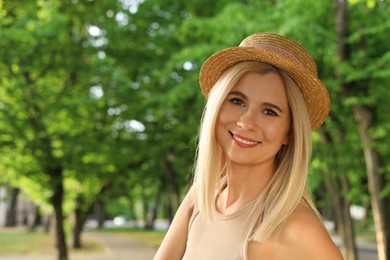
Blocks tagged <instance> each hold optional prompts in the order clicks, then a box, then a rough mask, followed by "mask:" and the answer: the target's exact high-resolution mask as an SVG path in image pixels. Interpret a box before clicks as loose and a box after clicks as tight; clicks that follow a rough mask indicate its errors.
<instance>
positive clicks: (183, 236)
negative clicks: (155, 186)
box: [154, 187, 196, 260]
mask: <svg viewBox="0 0 390 260" xmlns="http://www.w3.org/2000/svg"><path fill="white" fill-rule="evenodd" d="M195 196H196V194H195V189H194V187H191V189H190V190H189V191H188V193H187V195H186V196H185V198H184V199H183V201H182V203H181V204H180V207H179V209H178V210H177V212H176V215H175V217H174V219H173V221H172V223H171V226H170V227H169V229H168V232H167V234H166V235H165V237H164V239H163V241H162V243H161V245H160V247H159V249H158V251H157V253H156V255H155V257H154V260H173V259H182V257H183V255H184V251H185V246H186V241H187V235H188V224H189V221H190V218H191V216H192V212H193V208H194V203H195Z"/></svg>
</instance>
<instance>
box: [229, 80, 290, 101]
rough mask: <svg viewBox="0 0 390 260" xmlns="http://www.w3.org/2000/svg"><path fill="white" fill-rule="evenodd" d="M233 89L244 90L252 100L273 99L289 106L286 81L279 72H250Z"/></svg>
mask: <svg viewBox="0 0 390 260" xmlns="http://www.w3.org/2000/svg"><path fill="white" fill-rule="evenodd" d="M232 91H239V92H242V93H243V94H244V95H245V96H246V97H247V98H248V99H250V100H251V99H253V100H255V101H259V102H271V101H272V102H278V105H284V106H286V107H287V106H288V101H287V96H286V90H285V87H284V83H283V81H282V79H281V78H280V76H279V74H278V73H274V72H269V73H265V74H262V73H259V72H248V73H246V74H245V75H244V76H243V77H242V78H241V79H240V80H239V81H238V82H237V84H235V86H234V87H233V89H232Z"/></svg>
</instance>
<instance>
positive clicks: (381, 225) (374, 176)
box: [353, 105, 390, 260]
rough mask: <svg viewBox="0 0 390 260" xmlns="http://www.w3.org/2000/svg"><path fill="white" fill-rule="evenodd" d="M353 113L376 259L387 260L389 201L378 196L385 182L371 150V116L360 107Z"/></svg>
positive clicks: (355, 108) (389, 231)
mask: <svg viewBox="0 0 390 260" xmlns="http://www.w3.org/2000/svg"><path fill="white" fill-rule="evenodd" d="M353 112H354V115H355V119H356V121H357V122H358V124H359V135H360V139H361V140H362V142H363V144H364V157H365V161H366V167H367V175H368V187H369V190H370V195H371V205H372V211H373V216H374V223H375V234H376V241H377V245H378V257H379V260H387V259H389V257H390V223H389V219H390V213H389V209H386V206H385V205H387V207H389V205H390V200H389V199H388V198H382V197H381V195H380V192H381V191H382V190H383V188H384V184H385V183H386V182H385V180H384V176H383V175H381V174H380V173H379V169H380V168H381V167H382V163H381V160H380V155H379V153H378V152H377V151H376V150H374V149H373V148H372V144H373V142H374V140H373V138H372V137H371V136H370V133H369V129H370V127H371V124H372V120H371V119H372V116H373V115H372V112H371V111H370V110H369V109H368V108H366V107H364V106H360V105H355V106H353Z"/></svg>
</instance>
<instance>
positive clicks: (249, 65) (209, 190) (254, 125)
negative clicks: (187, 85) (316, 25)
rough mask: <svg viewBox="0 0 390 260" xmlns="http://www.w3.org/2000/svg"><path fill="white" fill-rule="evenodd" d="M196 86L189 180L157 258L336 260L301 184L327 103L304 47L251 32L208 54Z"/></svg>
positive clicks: (327, 99)
mask: <svg viewBox="0 0 390 260" xmlns="http://www.w3.org/2000/svg"><path fill="white" fill-rule="evenodd" d="M200 85H201V89H202V93H203V94H204V95H205V97H206V98H207V104H206V107H205V110H204V115H203V119H202V125H201V127H200V136H199V147H198V154H197V160H196V167H195V178H194V184H193V186H192V188H191V189H190V191H189V192H188V194H187V196H186V197H185V199H184V200H183V202H182V204H181V206H180V207H179V209H178V212H177V213H176V216H175V218H174V220H173V222H172V225H171V227H170V229H169V231H168V233H167V235H166V237H165V238H164V241H163V242H162V244H161V246H160V248H159V250H158V252H157V254H156V256H155V260H160V259H163V260H165V259H166V260H172V259H186V260H187V259H202V260H203V259H327V260H328V259H342V256H341V254H340V252H339V250H338V249H337V247H336V246H335V245H334V243H333V242H332V240H331V238H330V236H329V235H328V233H327V231H326V229H325V228H324V226H323V224H322V221H321V218H320V216H319V214H318V212H317V210H316V209H315V207H314V205H313V202H312V200H311V198H310V195H309V192H308V189H307V175H308V165H309V160H310V155H311V130H314V129H316V128H318V127H319V126H320V125H321V124H322V123H323V122H324V120H325V118H326V117H327V115H328V113H329V107H330V100H329V94H328V92H327V90H326V88H325V86H324V85H323V83H322V82H321V81H320V80H319V79H318V77H317V69H316V65H315V63H314V61H313V60H312V58H311V57H310V55H309V54H308V53H307V52H306V50H305V49H304V48H303V47H301V46H300V45H299V44H297V43H295V42H294V41H292V40H290V39H288V38H286V37H283V36H280V35H276V34H271V33H258V34H253V35H250V36H249V37H247V38H245V39H244V40H243V41H242V42H241V44H240V45H239V46H238V47H234V48H229V49H225V50H222V51H220V52H217V53H216V54H214V55H212V56H211V57H210V58H209V59H207V60H206V62H205V63H204V64H203V66H202V68H201V71H200Z"/></svg>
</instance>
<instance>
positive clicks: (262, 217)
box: [194, 61, 319, 259]
mask: <svg viewBox="0 0 390 260" xmlns="http://www.w3.org/2000/svg"><path fill="white" fill-rule="evenodd" d="M249 71H254V72H259V73H260V74H267V73H277V74H279V76H280V77H281V79H282V81H283V82H284V86H285V90H286V95H287V100H288V103H289V107H290V111H291V118H292V121H291V122H292V123H291V130H290V131H291V138H290V142H289V145H284V146H282V148H281V149H280V151H279V152H278V154H277V160H276V170H275V173H274V175H273V176H272V178H271V179H270V181H269V182H268V184H267V185H266V187H265V189H264V190H263V191H262V192H261V193H260V194H259V196H258V198H257V200H256V202H255V204H254V207H253V209H252V211H251V213H250V215H249V217H248V220H247V221H249V223H250V229H249V230H248V231H247V237H246V239H247V242H248V241H251V240H253V241H259V242H262V241H266V240H268V239H270V238H272V237H274V236H276V235H277V234H278V231H279V230H280V228H281V227H282V225H283V223H284V221H285V220H286V219H287V217H288V216H289V215H290V214H291V213H292V212H293V211H294V209H296V207H297V206H298V204H299V203H301V202H302V203H304V205H305V206H307V207H309V208H310V209H312V210H313V212H315V214H317V216H319V214H318V212H317V210H316V209H315V207H314V205H313V202H312V199H311V197H310V193H309V191H308V188H307V175H308V165H309V161H310V157H311V126H310V121H309V117H308V113H307V108H306V105H305V102H304V99H303V96H302V93H301V91H300V90H299V87H298V86H297V85H296V83H295V82H294V81H293V80H292V79H291V77H290V76H289V75H288V74H287V73H286V72H284V71H282V70H280V69H278V68H275V67H273V66H272V65H269V64H265V63H261V62H254V61H246V62H241V63H238V64H236V65H234V66H233V67H231V68H229V69H228V70H227V71H226V72H225V73H224V74H223V75H222V76H221V77H220V78H219V80H218V81H217V82H216V84H215V85H214V87H213V88H212V89H211V91H210V93H209V96H208V98H207V103H206V106H205V109H204V112H203V117H202V122H201V126H200V131H199V143H198V152H197V158H196V162H195V176H194V185H195V187H196V193H197V206H198V208H199V210H200V211H201V212H202V214H204V215H205V216H206V219H209V220H210V221H212V219H213V211H214V210H215V196H216V194H217V193H218V192H219V189H220V187H222V186H223V185H225V184H226V183H224V182H226V180H225V176H224V165H225V158H224V154H223V152H222V150H221V149H220V147H219V145H218V143H217V138H216V135H215V126H216V122H217V117H218V112H219V110H220V108H221V105H222V103H223V101H224V100H225V98H226V96H227V95H228V93H229V92H230V91H231V89H232V88H233V87H234V85H235V84H236V83H237V82H238V80H239V79H240V78H241V77H242V76H244V75H245V74H246V73H247V72H249ZM247 242H246V243H245V247H244V248H243V252H242V254H243V257H244V258H245V259H246V250H247V248H246V247H247Z"/></svg>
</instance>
